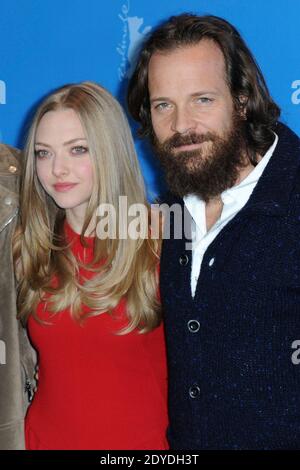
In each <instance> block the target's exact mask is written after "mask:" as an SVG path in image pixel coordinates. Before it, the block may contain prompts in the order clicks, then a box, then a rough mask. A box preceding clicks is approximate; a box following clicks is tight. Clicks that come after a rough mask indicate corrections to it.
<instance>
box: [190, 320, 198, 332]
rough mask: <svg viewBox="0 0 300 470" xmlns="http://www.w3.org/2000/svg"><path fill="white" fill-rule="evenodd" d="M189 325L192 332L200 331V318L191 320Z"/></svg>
mask: <svg viewBox="0 0 300 470" xmlns="http://www.w3.org/2000/svg"><path fill="white" fill-rule="evenodd" d="M187 326H188V329H189V331H190V332H191V333H198V331H199V330H200V323H199V322H198V320H189V321H188V324H187Z"/></svg>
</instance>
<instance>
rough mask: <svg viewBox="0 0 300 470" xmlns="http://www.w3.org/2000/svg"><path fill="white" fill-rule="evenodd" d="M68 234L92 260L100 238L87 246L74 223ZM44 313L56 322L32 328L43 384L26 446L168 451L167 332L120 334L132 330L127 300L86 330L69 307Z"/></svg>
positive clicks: (75, 247)
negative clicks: (75, 319) (55, 312)
mask: <svg viewBox="0 0 300 470" xmlns="http://www.w3.org/2000/svg"><path fill="white" fill-rule="evenodd" d="M65 230H66V235H67V237H68V238H70V237H71V238H72V240H73V246H72V250H73V253H74V254H75V255H76V256H78V257H80V259H83V258H82V257H83V256H86V255H87V257H86V258H85V259H86V260H87V258H89V259H91V257H92V239H87V240H88V243H89V248H83V247H82V245H81V243H80V238H79V235H77V234H75V233H74V232H73V231H72V230H71V228H70V227H69V226H68V225H67V224H66V225H65ZM81 274H83V270H81ZM84 274H85V275H86V274H87V273H86V272H84ZM90 276H91V274H90ZM38 315H39V317H40V318H42V319H44V320H47V321H48V322H50V323H51V324H48V325H46V324H39V323H38V322H37V321H36V320H35V319H34V318H33V317H30V318H29V322H28V328H29V334H30V337H31V340H32V343H33V344H34V346H35V347H36V349H37V351H38V353H39V385H38V390H37V392H36V394H35V396H34V399H33V402H32V404H31V405H30V407H29V409H28V412H27V416H26V422H25V426H26V448H27V449H28V450H34V449H108V450H113V449H123V450H124V449H144V450H150V449H154V450H156V449H167V448H168V444H167V441H166V427H167V378H166V377H167V374H166V358H165V344H164V334H163V328H162V326H160V327H158V328H156V329H155V330H154V331H152V332H150V333H146V334H138V332H137V331H133V332H131V333H129V334H126V335H122V336H118V335H116V334H114V333H115V332H118V331H119V330H120V329H121V328H122V327H123V326H125V325H126V317H125V301H124V300H122V301H121V302H120V304H119V305H118V306H117V308H116V309H115V311H114V314H113V316H111V315H109V314H106V313H104V314H101V315H99V316H95V317H91V318H88V319H87V320H86V321H85V322H84V323H83V325H80V324H79V323H77V322H76V321H74V320H73V319H72V318H71V315H70V312H69V311H68V309H67V310H64V311H61V312H59V313H57V314H55V315H53V314H52V313H50V312H47V311H45V305H44V303H40V304H39V306H38Z"/></svg>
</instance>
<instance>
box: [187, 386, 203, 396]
mask: <svg viewBox="0 0 300 470" xmlns="http://www.w3.org/2000/svg"><path fill="white" fill-rule="evenodd" d="M189 395H190V397H191V398H198V397H199V395H200V387H199V385H197V384H194V385H192V386H191V387H190V388H189Z"/></svg>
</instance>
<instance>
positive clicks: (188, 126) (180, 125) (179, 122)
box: [171, 107, 196, 134]
mask: <svg viewBox="0 0 300 470" xmlns="http://www.w3.org/2000/svg"><path fill="white" fill-rule="evenodd" d="M195 128H196V122H195V120H194V119H193V116H192V113H191V112H190V111H189V110H188V109H186V108H185V107H184V108H177V109H176V111H175V113H174V116H173V122H172V127H171V129H172V131H173V132H178V133H179V134H186V133H187V132H190V131H192V130H195Z"/></svg>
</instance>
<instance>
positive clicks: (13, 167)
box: [8, 165, 17, 173]
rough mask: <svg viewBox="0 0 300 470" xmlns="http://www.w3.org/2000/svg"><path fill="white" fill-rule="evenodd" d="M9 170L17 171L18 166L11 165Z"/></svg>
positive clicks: (11, 171)
mask: <svg viewBox="0 0 300 470" xmlns="http://www.w3.org/2000/svg"><path fill="white" fill-rule="evenodd" d="M8 171H9V172H10V173H15V172H16V171H17V167H16V166H15V165H10V166H9V167H8Z"/></svg>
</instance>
